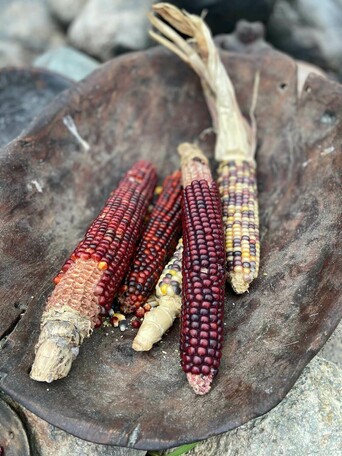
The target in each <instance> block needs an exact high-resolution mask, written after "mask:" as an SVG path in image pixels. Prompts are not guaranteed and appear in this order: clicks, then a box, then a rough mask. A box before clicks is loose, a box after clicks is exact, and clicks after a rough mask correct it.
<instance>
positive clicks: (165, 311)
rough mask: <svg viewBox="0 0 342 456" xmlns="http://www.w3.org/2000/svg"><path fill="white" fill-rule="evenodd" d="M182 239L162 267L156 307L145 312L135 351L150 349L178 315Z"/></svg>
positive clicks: (157, 287)
mask: <svg viewBox="0 0 342 456" xmlns="http://www.w3.org/2000/svg"><path fill="white" fill-rule="evenodd" d="M182 257H183V240H182V239H180V240H179V242H178V245H177V248H176V251H175V253H174V254H173V256H172V258H171V260H170V261H169V262H168V264H167V265H166V267H165V268H164V270H163V272H162V274H161V276H160V278H159V280H158V284H157V286H156V291H155V300H156V301H157V305H158V307H156V308H154V309H153V308H152V309H151V310H150V311H149V312H147V313H145V316H144V321H143V323H142V325H141V327H140V329H139V331H138V333H137V335H136V337H135V338H134V340H133V344H132V347H133V349H134V350H136V351H147V350H151V348H152V346H153V344H155V343H157V342H159V341H160V339H161V338H162V336H163V334H164V333H165V332H166V331H167V330H168V329H169V328H170V327H171V326H172V324H173V322H174V320H175V318H176V317H178V316H179V313H180V310H181V305H182V297H181V293H182Z"/></svg>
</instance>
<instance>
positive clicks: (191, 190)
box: [179, 144, 225, 394]
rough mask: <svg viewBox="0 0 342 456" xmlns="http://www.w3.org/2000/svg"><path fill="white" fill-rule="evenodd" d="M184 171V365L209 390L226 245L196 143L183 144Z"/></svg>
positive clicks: (218, 338) (219, 335)
mask: <svg viewBox="0 0 342 456" xmlns="http://www.w3.org/2000/svg"><path fill="white" fill-rule="evenodd" d="M179 153H180V155H181V158H182V174H183V186H184V192H183V243H184V252H183V265H182V270H183V303H182V312H181V340H180V354H181V364H182V369H183V370H184V372H186V374H187V378H188V381H189V383H190V385H191V386H192V387H193V389H194V391H195V392H196V393H197V394H206V393H207V392H208V391H209V390H210V387H211V382H212V379H213V377H214V375H215V374H216V373H217V370H218V368H219V365H220V359H221V356H222V342H223V311H224V309H223V306H224V283H225V248H224V232H223V223H222V209H221V202H220V195H219V192H218V188H217V186H216V183H215V182H214V181H213V179H212V176H211V173H210V169H209V166H208V161H207V159H206V158H205V156H204V155H203V153H202V152H201V151H200V149H198V148H197V147H196V146H194V145H192V144H182V145H181V146H180V147H179Z"/></svg>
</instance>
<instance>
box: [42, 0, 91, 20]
mask: <svg viewBox="0 0 342 456" xmlns="http://www.w3.org/2000/svg"><path fill="white" fill-rule="evenodd" d="M47 2H48V5H49V7H50V10H51V13H52V14H53V15H54V16H55V17H56V18H57V19H58V20H59V21H60V22H62V23H63V24H66V25H68V24H70V22H72V21H73V20H74V19H75V17H76V16H77V15H78V14H79V13H80V12H81V10H82V8H83V6H84V5H85V4H86V2H87V0H47Z"/></svg>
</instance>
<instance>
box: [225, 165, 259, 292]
mask: <svg viewBox="0 0 342 456" xmlns="http://www.w3.org/2000/svg"><path fill="white" fill-rule="evenodd" d="M218 176H219V177H218V186H219V190H220V194H221V200H222V208H223V223H224V226H225V241H226V254H227V267H226V270H227V274H228V276H229V280H230V282H231V285H232V287H233V289H234V291H235V292H236V293H243V292H244V291H246V284H249V283H251V282H252V280H253V279H255V278H256V277H257V276H258V270H259V255H260V242H259V230H258V225H259V217H258V204H257V198H256V193H257V188H256V175H255V164H254V163H253V162H251V161H242V160H232V161H228V162H221V163H220V166H219V168H218Z"/></svg>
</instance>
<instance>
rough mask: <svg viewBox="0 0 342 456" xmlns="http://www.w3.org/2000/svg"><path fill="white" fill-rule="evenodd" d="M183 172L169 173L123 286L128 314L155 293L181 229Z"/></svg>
mask: <svg viewBox="0 0 342 456" xmlns="http://www.w3.org/2000/svg"><path fill="white" fill-rule="evenodd" d="M181 199H182V189H181V173H180V171H176V172H175V173H173V174H172V175H171V176H168V177H167V178H166V179H165V181H164V184H163V189H162V192H161V194H160V196H159V198H158V200H157V202H156V205H155V206H154V208H153V210H152V213H151V217H150V220H149V223H148V224H147V226H146V229H145V230H144V232H143V234H142V238H141V240H140V243H139V246H138V249H137V252H136V254H135V256H134V259H133V261H132V265H131V268H130V270H129V272H128V274H127V276H126V278H125V281H124V283H123V285H122V286H121V289H120V295H119V303H120V307H121V310H122V311H123V312H124V313H126V314H127V313H132V312H136V311H137V309H139V307H141V306H142V305H143V304H144V303H145V302H146V301H147V299H148V298H149V296H150V295H151V294H152V293H153V290H154V288H155V286H156V284H157V281H158V279H159V277H160V274H161V273H162V271H163V268H164V265H165V263H166V262H167V260H168V259H169V258H170V256H171V255H172V252H173V251H174V249H175V247H176V245H177V241H178V239H179V236H180V232H181Z"/></svg>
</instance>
